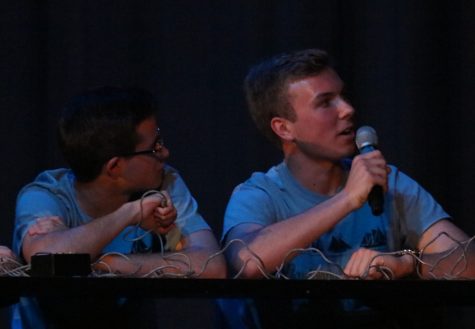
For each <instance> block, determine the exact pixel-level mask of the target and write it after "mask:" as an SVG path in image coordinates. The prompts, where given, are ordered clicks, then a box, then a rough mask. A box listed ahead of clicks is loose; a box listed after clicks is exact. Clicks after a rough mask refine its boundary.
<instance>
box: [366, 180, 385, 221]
mask: <svg viewBox="0 0 475 329" xmlns="http://www.w3.org/2000/svg"><path fill="white" fill-rule="evenodd" d="M368 203H369V206H370V207H371V211H372V212H373V215H375V216H379V215H381V214H382V213H383V205H384V196H383V188H382V187H381V186H380V185H375V186H373V188H372V189H371V192H369V195H368Z"/></svg>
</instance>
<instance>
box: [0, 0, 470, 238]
mask: <svg viewBox="0 0 475 329" xmlns="http://www.w3.org/2000/svg"><path fill="white" fill-rule="evenodd" d="M474 17H475V3H474V2H473V1H413V0H397V1H382V0H374V1H370V0H354V1H347V0H346V1H345V0H339V1H326V0H301V1H291V0H274V1H264V0H262V1H261V0H259V1H257V0H255V1H245V0H242V1H219V0H218V1H193V0H189V1H179V0H166V1H163V0H162V1H118V0H114V1H4V2H3V3H2V5H1V10H0V19H1V31H0V33H1V41H2V43H1V48H0V49H1V50H0V56H1V57H0V73H1V79H0V106H1V120H0V141H1V145H2V148H1V152H2V161H1V164H0V168H1V175H0V189H1V192H0V225H1V226H0V227H1V228H0V244H7V245H9V244H10V243H11V234H12V226H13V218H14V205H15V198H16V194H17V193H18V191H19V189H20V188H21V187H22V186H23V185H24V184H26V183H27V182H29V181H31V180H32V179H33V178H34V177H35V176H36V174H38V173H39V172H40V171H42V170H45V169H47V168H54V167H58V166H64V163H63V160H62V159H61V156H60V154H59V152H58V149H57V147H56V140H55V126H56V120H57V117H58V113H59V111H60V109H61V107H62V105H63V104H64V103H65V102H66V101H67V100H68V99H69V98H70V97H71V96H72V95H74V94H76V93H78V92H80V91H81V90H83V89H85V88H89V87H92V86H98V85H110V84H112V85H134V86H139V87H144V88H147V89H149V90H150V91H152V92H153V93H154V94H155V95H156V97H157V98H158V100H159V102H160V106H161V110H160V123H159V125H160V127H161V128H162V129H163V132H164V134H165V138H166V143H167V144H168V146H169V147H170V150H171V158H170V163H171V164H172V165H173V166H175V167H176V168H178V169H179V170H180V172H181V174H182V175H183V177H184V179H185V181H186V182H187V183H188V186H189V188H190V189H191V191H192V193H193V194H194V196H195V197H196V199H197V200H198V202H199V204H200V208H201V212H202V214H203V215H204V216H205V217H206V219H207V220H208V221H209V223H210V224H211V225H212V226H213V228H214V229H215V231H216V234H217V236H219V234H220V231H221V221H222V217H223V212H224V209H225V206H226V202H227V200H228V198H229V195H230V193H231V191H232V189H233V188H234V186H236V185H237V184H238V183H240V182H242V181H243V180H244V179H246V178H247V177H248V176H249V175H250V174H251V173H252V172H253V171H257V170H261V171H262V170H266V169H267V168H268V167H269V166H271V165H272V164H275V163H277V162H278V161H280V158H281V155H280V153H279V151H278V150H277V149H276V148H274V147H273V146H271V145H270V144H269V143H268V142H267V141H266V140H264V138H263V137H261V136H260V135H259V133H258V132H257V131H256V129H255V128H254V126H253V124H252V122H251V120H250V118H249V115H248V113H247V110H246V105H245V102H244V98H243V93H242V80H243V78H244V76H245V74H246V72H247V70H248V68H249V66H250V65H252V64H254V63H256V62H257V61H260V60H261V59H263V58H265V57H267V56H270V55H273V54H275V53H278V52H282V51H288V50H296V49H303V48H309V47H318V48H323V49H326V50H327V51H329V52H330V54H332V55H333V57H334V58H335V60H336V63H337V65H338V69H339V72H340V74H341V75H342V77H343V78H344V80H345V82H346V85H347V90H348V93H349V94H350V97H351V100H352V103H353V105H354V106H355V107H356V109H357V112H358V119H359V121H360V123H364V124H370V125H372V126H374V127H375V128H376V130H377V131H378V134H379V136H380V141H381V148H382V150H383V152H384V154H385V156H386V158H387V159H388V161H389V162H390V163H393V164H395V165H397V166H399V167H400V168H401V169H402V170H403V171H405V172H406V173H408V174H409V175H410V176H412V177H413V178H415V179H416V180H417V181H419V182H420V183H421V184H422V185H423V186H424V187H426V188H427V189H428V190H430V191H431V192H432V193H433V195H434V196H435V197H436V198H437V199H438V200H439V201H440V203H441V204H442V205H443V206H444V208H445V209H446V210H447V211H448V212H449V213H451V214H452V215H453V216H454V218H455V220H456V223H457V224H458V225H459V226H461V227H462V228H464V229H465V230H466V231H467V233H469V234H470V235H472V234H474V233H475V222H474V221H473V220H472V216H473V215H472V214H474V213H475V202H473V201H472V200H471V199H472V197H474V196H475V192H473V189H472V186H473V185H474V184H475V177H474V174H473V173H472V171H471V163H472V162H473V160H474V157H475V152H474V151H475V149H474V146H473V143H472V141H471V139H472V138H474V137H475V132H474V131H473V128H472V124H473V123H474V121H475V120H474V116H475V114H474V111H473V105H472V104H473V101H472V95H471V93H472V90H471V88H472V87H473V86H474V82H475V75H474V67H475V62H474V59H475V38H474V37H475V35H474V32H475V30H474V21H475V19H474Z"/></svg>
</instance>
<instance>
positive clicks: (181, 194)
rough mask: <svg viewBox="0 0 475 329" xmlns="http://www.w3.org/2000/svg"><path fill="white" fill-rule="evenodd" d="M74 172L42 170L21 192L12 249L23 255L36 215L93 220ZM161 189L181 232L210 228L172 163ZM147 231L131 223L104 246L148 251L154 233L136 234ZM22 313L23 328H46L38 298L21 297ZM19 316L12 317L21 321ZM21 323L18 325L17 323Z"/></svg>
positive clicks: (72, 221)
mask: <svg viewBox="0 0 475 329" xmlns="http://www.w3.org/2000/svg"><path fill="white" fill-rule="evenodd" d="M74 182H75V176H74V174H73V172H72V171H71V170H70V169H64V168H61V169H56V170H48V171H45V172H42V173H41V174H39V175H38V177H37V178H36V179H35V180H34V181H33V182H32V183H30V184H28V185H26V186H25V187H24V188H23V189H22V190H21V191H20V193H19V194H18V198H17V204H16V218H15V227H14V234H13V250H14V251H15V252H16V253H17V254H18V255H21V254H22V252H21V249H22V243H23V239H24V237H25V235H26V234H27V232H28V228H29V227H30V226H31V225H32V224H33V223H35V219H36V218H38V217H43V216H59V217H61V218H62V220H63V221H64V223H65V225H66V226H67V227H70V228H72V227H77V226H80V225H83V224H86V223H87V222H89V221H91V220H93V218H91V217H90V216H88V215H87V214H85V213H84V212H83V211H82V210H81V209H80V208H79V205H78V203H77V200H76V192H75V189H74ZM161 190H166V191H167V192H168V193H169V194H170V197H171V199H172V201H173V204H174V206H175V208H176V210H177V219H176V221H175V224H176V225H177V227H178V228H179V229H180V231H181V233H182V235H184V236H186V235H189V234H191V233H193V232H196V231H199V230H203V229H206V230H210V227H209V225H208V224H207V223H206V222H205V220H204V219H203V218H202V217H201V215H200V214H199V213H198V205H197V203H196V201H195V199H194V198H193V197H192V195H191V193H190V191H189V190H188V188H187V186H186V185H185V182H184V181H183V179H182V178H181V176H180V175H179V173H178V172H177V171H176V170H175V169H174V168H172V167H170V166H168V165H167V166H165V168H164V179H163V183H162V186H161ZM143 233H145V232H144V231H143V230H142V229H135V228H134V227H128V228H126V229H124V230H123V231H122V232H121V234H120V235H118V236H117V237H116V238H115V239H114V240H112V241H111V243H109V244H108V245H107V246H106V247H105V248H104V250H103V252H104V253H106V252H119V253H124V254H129V253H135V252H149V251H150V250H151V247H152V235H151V234H148V235H145V237H144V238H143V239H141V240H140V241H139V242H135V243H134V242H133V241H132V240H134V238H135V237H137V236H142V235H143ZM19 314H20V317H21V323H22V327H23V329H27V328H35V329H38V328H44V326H43V320H42V319H41V315H40V313H39V312H38V310H37V305H36V301H35V300H34V299H31V298H21V299H20V303H19V304H17V309H16V310H15V314H14V317H15V316H16V317H18V315H19ZM18 321H19V319H18V318H17V319H15V318H14V319H13V324H14V326H15V322H16V323H17V324H18ZM17 327H18V326H17Z"/></svg>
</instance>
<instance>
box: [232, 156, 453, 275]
mask: <svg viewBox="0 0 475 329" xmlns="http://www.w3.org/2000/svg"><path fill="white" fill-rule="evenodd" d="M388 187H389V188H388V191H387V192H386V193H385V195H384V212H383V214H382V215H380V216H374V215H373V214H372V213H371V209H370V207H369V205H368V204H367V203H366V204H365V205H364V206H363V207H361V208H360V209H358V210H356V211H354V212H352V213H350V214H349V215H348V216H346V217H345V218H344V219H342V220H341V221H340V222H339V223H338V224H337V225H335V226H334V227H333V229H331V230H330V231H328V232H327V233H325V234H324V235H322V236H321V237H320V238H318V239H316V240H315V241H314V242H313V243H312V245H311V246H309V247H312V248H316V249H318V250H320V251H321V252H323V254H324V255H325V256H326V257H327V258H328V259H329V260H330V261H331V262H335V263H336V264H338V265H339V266H340V267H341V268H344V266H345V264H346V262H347V261H348V260H349V257H350V256H351V254H352V253H353V252H354V251H356V250H357V249H358V248H361V247H364V248H369V249H373V250H378V251H382V252H384V251H395V250H401V249H406V248H407V249H409V248H410V249H415V248H416V246H417V242H418V240H419V238H420V236H421V235H422V233H423V232H424V231H425V230H426V229H427V228H429V227H430V226H431V225H432V224H434V223H435V222H437V221H439V220H441V219H444V218H449V215H448V214H447V213H446V212H445V211H444V210H443V209H442V208H441V206H440V205H439V204H438V203H437V202H436V201H435V200H434V199H433V197H432V196H431V195H430V194H429V193H428V192H427V191H425V190H424V189H423V188H422V187H421V186H420V185H419V184H417V183H416V182H415V181H414V180H412V179H411V178H409V177H408V176H407V175H405V174H404V173H402V172H401V171H399V170H398V169H397V168H396V167H394V166H391V173H390V174H389V177H388ZM328 199H329V197H328V196H323V195H319V194H316V193H314V192H312V191H310V190H308V189H306V188H305V187H303V186H302V185H300V184H299V183H298V182H297V181H296V180H295V178H294V177H293V176H292V174H291V172H290V171H289V169H288V167H287V166H286V164H285V163H284V162H282V163H281V164H279V165H277V166H274V167H272V168H271V169H270V170H269V171H268V172H267V173H254V174H253V175H252V176H251V178H250V179H248V180H247V181H246V182H244V183H242V184H240V185H239V186H237V187H236V188H235V190H234V192H233V194H232V196H231V199H230V201H229V203H228V206H227V209H226V214H225V218H224V227H223V239H225V237H226V234H227V233H228V232H229V231H230V230H231V229H232V228H233V227H235V226H236V225H239V224H242V223H254V224H259V225H262V226H268V225H271V224H273V223H276V222H278V221H282V220H285V219H287V218H290V217H293V216H295V215H298V214H301V213H303V212H305V211H306V210H309V209H310V208H312V207H314V206H316V205H317V204H319V203H322V202H324V201H326V200H328ZM329 264H330V263H329V262H327V261H325V260H324V259H323V258H322V257H321V255H320V254H319V253H318V252H305V253H298V256H297V257H295V258H294V259H293V260H292V261H291V262H290V263H289V264H288V265H286V267H285V271H284V274H285V275H286V276H289V277H291V278H295V279H302V278H306V277H308V274H309V272H310V271H314V270H316V269H321V270H334V268H333V266H332V265H329Z"/></svg>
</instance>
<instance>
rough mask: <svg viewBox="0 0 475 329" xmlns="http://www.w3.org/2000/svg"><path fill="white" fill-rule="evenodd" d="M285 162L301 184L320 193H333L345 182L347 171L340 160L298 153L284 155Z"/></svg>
mask: <svg viewBox="0 0 475 329" xmlns="http://www.w3.org/2000/svg"><path fill="white" fill-rule="evenodd" d="M285 162H286V164H287V167H288V168H289V170H290V172H291V173H292V175H293V176H294V177H295V179H296V180H297V181H298V182H299V183H300V184H301V185H302V186H304V187H305V188H307V189H309V190H311V191H313V192H316V193H318V194H321V195H328V196H332V195H335V194H336V193H338V191H339V190H340V189H341V188H342V186H343V185H344V184H345V182H346V178H347V172H346V171H345V170H344V169H343V167H342V165H341V162H340V161H337V162H334V161H330V160H323V159H312V158H309V157H307V156H305V155H303V154H302V153H298V154H291V155H286V157H285Z"/></svg>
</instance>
